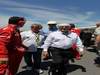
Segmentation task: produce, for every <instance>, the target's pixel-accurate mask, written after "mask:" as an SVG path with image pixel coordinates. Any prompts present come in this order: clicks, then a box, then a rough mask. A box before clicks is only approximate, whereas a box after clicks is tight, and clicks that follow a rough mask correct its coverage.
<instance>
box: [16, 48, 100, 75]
mask: <svg viewBox="0 0 100 75" xmlns="http://www.w3.org/2000/svg"><path fill="white" fill-rule="evenodd" d="M97 57H98V56H97V54H96V53H95V49H92V48H88V50H86V51H85V54H84V56H83V57H82V58H81V60H75V62H74V63H73V62H71V61H70V65H67V66H66V67H67V69H66V70H67V71H66V72H67V74H66V75H100V67H99V66H97V65H96V64H95V61H94V60H95V59H96V58H97ZM25 65H26V64H25V62H24V59H22V61H21V63H20V67H19V70H18V73H17V75H38V74H37V73H35V72H33V71H32V70H31V71H29V70H26V69H25V68H23V66H25ZM42 65H43V66H42V68H43V69H44V73H43V74H40V75H48V67H47V66H48V62H47V61H45V62H42Z"/></svg>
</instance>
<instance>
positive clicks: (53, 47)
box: [49, 47, 72, 51]
mask: <svg viewBox="0 0 100 75" xmlns="http://www.w3.org/2000/svg"><path fill="white" fill-rule="evenodd" d="M49 48H55V49H60V50H67V51H68V50H70V49H72V47H71V48H68V49H62V48H57V47H49Z"/></svg>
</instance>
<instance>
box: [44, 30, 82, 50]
mask: <svg viewBox="0 0 100 75" xmlns="http://www.w3.org/2000/svg"><path fill="white" fill-rule="evenodd" d="M73 43H76V45H77V47H78V48H83V45H82V42H81V40H80V38H79V36H78V35H77V34H76V33H73V32H70V33H69V34H68V35H67V36H66V35H64V34H63V33H62V32H61V31H55V32H52V33H50V34H49V35H48V37H47V38H46V40H45V42H44V45H43V46H42V47H43V48H44V50H45V51H46V50H47V49H48V47H50V46H51V47H56V48H62V49H68V48H71V47H72V45H73Z"/></svg>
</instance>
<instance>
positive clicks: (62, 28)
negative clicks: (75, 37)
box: [59, 26, 70, 33]
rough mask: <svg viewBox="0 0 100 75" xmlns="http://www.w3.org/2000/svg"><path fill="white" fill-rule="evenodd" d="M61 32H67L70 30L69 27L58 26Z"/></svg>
mask: <svg viewBox="0 0 100 75" xmlns="http://www.w3.org/2000/svg"><path fill="white" fill-rule="evenodd" d="M59 29H60V31H61V32H65V33H66V32H68V31H69V30H70V26H60V27H59Z"/></svg>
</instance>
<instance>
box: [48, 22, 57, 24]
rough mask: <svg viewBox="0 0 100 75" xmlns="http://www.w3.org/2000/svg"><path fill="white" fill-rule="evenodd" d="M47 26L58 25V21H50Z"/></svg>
mask: <svg viewBox="0 0 100 75" xmlns="http://www.w3.org/2000/svg"><path fill="white" fill-rule="evenodd" d="M47 24H57V22H56V21H48V23H47Z"/></svg>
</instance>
